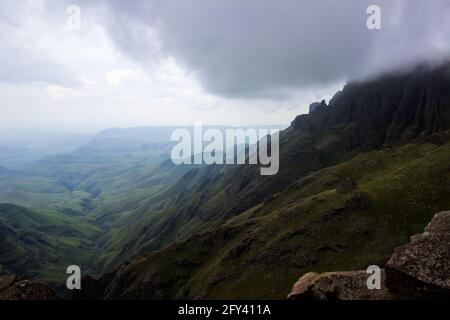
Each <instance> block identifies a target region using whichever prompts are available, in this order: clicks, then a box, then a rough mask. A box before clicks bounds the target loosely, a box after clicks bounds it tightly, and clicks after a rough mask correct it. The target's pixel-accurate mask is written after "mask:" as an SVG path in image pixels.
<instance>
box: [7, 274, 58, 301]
mask: <svg viewBox="0 0 450 320" xmlns="http://www.w3.org/2000/svg"><path fill="white" fill-rule="evenodd" d="M60 299H62V297H61V296H60V295H59V294H58V293H57V292H56V291H54V290H53V289H52V288H50V287H49V286H48V285H47V284H45V283H43V282H37V281H30V280H25V279H21V278H18V277H16V276H10V275H7V276H0V300H60Z"/></svg>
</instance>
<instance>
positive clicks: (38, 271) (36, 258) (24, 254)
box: [0, 204, 100, 284]
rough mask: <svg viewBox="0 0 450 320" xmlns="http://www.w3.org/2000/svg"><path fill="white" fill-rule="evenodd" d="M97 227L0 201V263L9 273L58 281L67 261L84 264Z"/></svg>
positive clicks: (93, 249)
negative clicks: (0, 202)
mask: <svg viewBox="0 0 450 320" xmlns="http://www.w3.org/2000/svg"><path fill="white" fill-rule="evenodd" d="M99 233H100V230H99V229H98V228H97V227H95V226H93V224H92V222H89V221H88V220H87V219H85V218H80V217H70V216H66V215H64V214H61V213H58V212H37V211H31V210H29V209H26V208H24V207H19V206H16V205H11V204H0V265H1V266H2V269H4V270H7V271H8V272H9V273H13V274H18V275H21V276H27V277H33V278H38V279H45V280H47V281H50V282H55V283H56V282H57V283H58V284H59V283H61V282H62V280H63V279H65V278H66V276H67V275H66V268H67V266H69V265H71V264H76V265H80V266H84V267H85V266H86V265H87V263H88V261H90V260H91V259H92V258H93V255H94V254H95V252H96V249H97V248H96V244H95V241H94V240H95V238H96V237H97V236H98V235H99Z"/></svg>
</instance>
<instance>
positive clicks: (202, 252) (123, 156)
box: [0, 64, 450, 299]
mask: <svg viewBox="0 0 450 320" xmlns="http://www.w3.org/2000/svg"><path fill="white" fill-rule="evenodd" d="M170 130H171V128H164V129H161V128H160V129H158V128H133V129H110V130H106V131H103V132H101V133H99V134H97V135H95V136H94V137H93V138H92V139H91V140H90V142H88V143H87V144H84V145H82V146H80V147H78V148H76V149H75V150H74V151H72V152H69V153H66V154H62V155H49V156H47V157H44V158H41V159H39V160H33V162H32V163H31V164H28V163H27V165H24V166H22V167H20V166H18V167H16V168H7V166H4V167H1V168H0V203H4V204H1V205H0V240H1V241H0V271H1V273H7V274H9V273H11V274H16V275H19V276H27V277H32V278H37V279H40V280H46V281H49V282H50V283H52V284H53V285H54V286H60V285H61V284H62V283H64V282H63V281H64V279H65V277H66V274H65V267H67V266H68V265H70V264H78V265H81V266H82V269H83V271H84V272H85V273H87V274H89V276H87V277H86V278H84V283H85V287H84V288H85V289H84V290H83V292H82V293H81V298H96V299H105V298H106V299H130V298H132V299H136V298H137V299H194V298H197V299H198V298H208V299H211V298H213V299H217V298H220V299H223V298H225V299H230V298H237V299H248V298H254V299H261V298H266V299H273V298H276V299H283V298H285V297H286V295H287V293H289V291H290V288H291V286H292V284H293V283H294V282H295V281H296V280H297V279H298V278H299V276H300V275H302V274H305V273H307V272H311V271H314V272H323V271H329V270H360V269H365V268H366V267H367V266H369V265H373V264H376V265H380V266H384V264H385V262H386V261H387V260H388V259H389V257H390V256H391V255H392V252H393V250H394V248H396V247H398V246H399V245H402V244H404V243H406V242H408V239H409V237H410V236H411V235H413V234H415V233H418V232H420V231H421V230H423V228H424V227H425V226H426V224H427V223H428V222H429V221H430V220H431V218H432V217H433V215H434V213H436V212H440V211H444V210H448V209H449V208H450V196H449V195H450V185H449V183H448V182H449V181H450V163H449V159H450V141H449V137H450V65H449V64H444V65H441V66H438V67H430V66H419V67H416V68H415V69H413V70H408V71H398V72H395V73H391V74H386V75H383V76H380V77H377V78H374V79H369V80H364V81H359V82H350V83H348V84H347V85H346V86H345V87H344V88H343V89H342V90H341V91H339V92H337V93H336V94H335V95H334V97H333V98H332V99H331V100H330V101H329V102H328V103H326V102H325V101H321V102H317V103H314V104H313V105H312V106H311V108H310V113H309V114H305V115H300V116H298V117H297V118H295V119H294V120H293V121H292V123H291V124H290V126H289V127H288V128H286V129H284V130H282V131H281V132H280V170H279V172H278V174H276V175H274V176H261V175H260V174H259V167H258V166H249V165H192V166H191V165H181V166H176V165H174V164H173V163H172V162H171V161H170V156H169V153H170V149H171V147H172V145H173V143H172V142H170V140H169V138H168V134H169V132H170ZM94 278H97V279H94Z"/></svg>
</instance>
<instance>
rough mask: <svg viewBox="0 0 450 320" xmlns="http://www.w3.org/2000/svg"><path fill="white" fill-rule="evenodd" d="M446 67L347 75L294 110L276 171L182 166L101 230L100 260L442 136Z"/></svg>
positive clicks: (449, 123)
mask: <svg viewBox="0 0 450 320" xmlns="http://www.w3.org/2000/svg"><path fill="white" fill-rule="evenodd" d="M449 70H450V69H449V66H448V65H445V66H441V67H438V68H426V67H420V68H417V69H415V70H413V71H410V72H404V73H401V74H393V75H386V76H384V77H381V78H378V79H373V80H370V81H366V82H359V83H350V84H348V85H346V86H345V87H344V89H343V90H342V91H340V92H338V93H337V94H336V95H335V96H334V97H333V98H332V99H331V101H330V102H329V104H326V103H325V102H324V101H322V102H320V103H316V104H314V108H312V110H313V111H312V112H311V113H310V114H308V115H301V116H299V117H297V118H296V119H295V120H294V121H293V122H292V124H291V126H290V127H289V128H288V129H286V130H284V131H282V132H281V134H280V170H279V172H278V174H276V175H275V176H261V175H260V174H259V168H257V167H255V166H237V167H234V166H231V167H223V166H204V167H198V168H195V169H193V170H191V171H189V172H187V173H185V174H183V175H182V176H181V177H180V178H179V179H178V180H177V181H176V182H174V183H173V184H171V185H170V186H168V187H167V188H166V189H165V190H163V191H162V192H161V193H159V194H158V195H156V196H154V197H151V198H149V199H148V200H146V201H142V202H141V203H140V204H139V206H138V207H137V208H134V209H133V210H132V211H131V213H130V214H128V215H127V219H128V222H127V224H126V227H124V226H118V227H117V228H114V230H113V232H111V233H110V234H109V235H108V236H107V237H106V238H105V239H107V240H105V243H106V245H105V250H104V252H105V253H104V255H103V257H104V258H102V259H101V261H102V262H101V265H102V268H106V269H111V268H113V267H115V266H117V264H118V263H119V262H120V261H123V260H124V259H127V258H129V257H131V256H132V255H134V254H137V253H139V252H150V251H153V250H158V249H161V248H162V247H164V246H165V245H167V244H169V243H171V242H172V241H174V240H185V239H187V238H188V237H189V236H191V235H193V234H195V233H198V232H204V231H212V230H214V229H216V228H217V227H219V226H221V225H223V224H224V223H226V221H228V220H229V219H232V218H233V217H236V216H238V215H240V214H242V213H243V212H245V211H246V210H250V209H251V208H253V207H255V206H257V205H259V204H261V203H264V202H266V201H270V199H272V197H274V196H276V194H277V193H280V192H284V191H285V190H286V188H287V187H288V186H289V185H290V184H292V183H295V182H296V181H297V180H299V179H302V178H305V177H307V176H308V175H309V174H311V173H312V172H316V171H319V170H321V169H324V168H327V167H330V166H334V165H337V164H339V163H343V162H346V161H348V160H350V159H351V158H353V157H355V156H357V155H358V154H361V153H365V152H370V151H372V150H380V149H383V148H397V147H398V146H401V145H404V144H408V143H413V142H419V143H426V142H430V143H434V144H437V145H439V144H443V143H445V142H446V141H447V139H448V129H449V128H450V111H449V109H450V71H449ZM130 230H131V232H129V231H130ZM117 239H120V240H119V241H118V240H117Z"/></svg>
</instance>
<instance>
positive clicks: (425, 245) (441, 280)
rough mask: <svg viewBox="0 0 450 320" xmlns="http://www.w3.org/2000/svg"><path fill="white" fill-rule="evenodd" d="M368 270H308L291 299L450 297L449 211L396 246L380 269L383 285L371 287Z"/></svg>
mask: <svg viewBox="0 0 450 320" xmlns="http://www.w3.org/2000/svg"><path fill="white" fill-rule="evenodd" d="M369 276H370V275H369V274H367V273H366V271H365V270H360V271H346V272H326V273H321V274H318V273H315V272H309V273H307V274H305V275H303V276H302V277H301V278H300V279H299V280H298V281H297V282H296V283H295V284H294V286H293V288H292V292H291V293H290V294H289V295H288V298H289V299H292V300H308V299H315V300H333V299H339V300H397V299H446V300H447V299H450V211H445V212H441V213H438V214H437V215H436V216H435V217H434V218H433V220H432V221H431V222H430V224H429V225H428V226H427V227H426V229H425V232H424V233H422V234H418V235H414V236H412V237H411V241H410V242H409V243H408V244H406V245H404V246H401V247H398V248H396V249H395V250H394V253H393V255H392V256H391V258H390V259H389V261H388V262H387V263H386V269H385V270H384V269H382V272H381V289H368V286H367V279H368V277H369Z"/></svg>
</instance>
